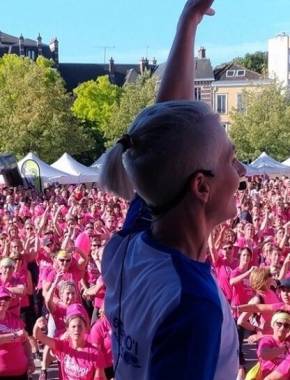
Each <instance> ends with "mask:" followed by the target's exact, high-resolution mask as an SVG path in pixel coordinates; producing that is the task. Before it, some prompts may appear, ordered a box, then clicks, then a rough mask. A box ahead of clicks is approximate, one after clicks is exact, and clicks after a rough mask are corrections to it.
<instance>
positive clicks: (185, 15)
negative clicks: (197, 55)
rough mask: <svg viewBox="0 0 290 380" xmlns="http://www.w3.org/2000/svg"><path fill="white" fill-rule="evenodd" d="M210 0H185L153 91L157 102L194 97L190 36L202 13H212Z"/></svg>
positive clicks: (195, 28) (192, 56) (192, 51)
mask: <svg viewBox="0 0 290 380" xmlns="http://www.w3.org/2000/svg"><path fill="white" fill-rule="evenodd" d="M213 1H214V0H188V1H187V2H186V4H185V6H184V9H183V11H182V13H181V16H180V18H179V21H178V25H177V31H176V35H175V38H174V41H173V44H172V47H171V50H170V53H169V56H168V60H167V64H166V69H165V72H164V75H163V78H162V81H161V84H160V89H159V92H158V95H157V102H158V103H159V102H164V101H166V100H193V99H194V40H195V35H196V31H197V26H198V24H199V23H200V21H201V20H202V17H203V16H204V15H205V14H207V15H213V14H214V11H213V9H211V8H210V7H211V5H212V3H213Z"/></svg>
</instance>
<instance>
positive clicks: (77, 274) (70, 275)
mask: <svg viewBox="0 0 290 380" xmlns="http://www.w3.org/2000/svg"><path fill="white" fill-rule="evenodd" d="M56 273H57V271H56V270H55V269H54V268H52V269H51V271H50V272H49V273H48V274H47V276H46V278H45V279H44V280H45V281H47V282H53V281H54V280H55V276H56ZM82 274H83V273H82V271H80V270H79V268H78V266H77V263H76V260H75V259H74V258H73V259H72V262H71V265H70V267H69V271H68V272H64V274H63V276H62V280H63V281H74V282H75V283H76V284H78V282H79V281H80V280H81V278H82Z"/></svg>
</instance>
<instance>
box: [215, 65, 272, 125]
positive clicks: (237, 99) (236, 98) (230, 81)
mask: <svg viewBox="0 0 290 380" xmlns="http://www.w3.org/2000/svg"><path fill="white" fill-rule="evenodd" d="M214 76H215V81H214V82H212V99H213V104H212V107H213V109H214V111H215V112H217V113H218V114H219V115H220V119H221V123H222V125H223V126H224V127H225V129H226V131H227V132H228V131H229V129H230V126H231V122H232V121H231V112H233V111H235V110H238V111H239V112H244V110H245V102H244V91H259V90H260V89H261V88H262V87H263V86H267V85H269V84H271V83H272V80H270V79H267V78H264V77H263V76H262V75H261V74H259V73H256V72H254V71H251V70H248V69H246V68H245V67H243V66H240V65H237V64H234V63H230V64H225V65H221V66H218V67H216V68H215V70H214Z"/></svg>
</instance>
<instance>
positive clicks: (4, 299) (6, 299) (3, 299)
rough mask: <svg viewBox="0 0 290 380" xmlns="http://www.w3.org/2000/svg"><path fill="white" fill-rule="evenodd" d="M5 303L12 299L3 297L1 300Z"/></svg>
mask: <svg viewBox="0 0 290 380" xmlns="http://www.w3.org/2000/svg"><path fill="white" fill-rule="evenodd" d="M1 301H2V302H3V301H5V302H8V301H10V297H2V298H0V302H1Z"/></svg>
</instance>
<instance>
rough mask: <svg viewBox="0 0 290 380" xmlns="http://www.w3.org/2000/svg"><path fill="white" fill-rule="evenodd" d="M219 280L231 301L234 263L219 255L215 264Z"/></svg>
mask: <svg viewBox="0 0 290 380" xmlns="http://www.w3.org/2000/svg"><path fill="white" fill-rule="evenodd" d="M214 269H215V273H216V278H217V282H218V284H219V286H220V288H221V290H222V291H223V293H224V295H225V296H226V299H227V300H228V301H229V302H231V300H232V287H231V285H230V278H231V273H232V270H233V267H232V265H230V264H229V263H228V262H227V260H224V259H222V258H221V257H219V258H218V259H217V261H216V263H215V265H214Z"/></svg>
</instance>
